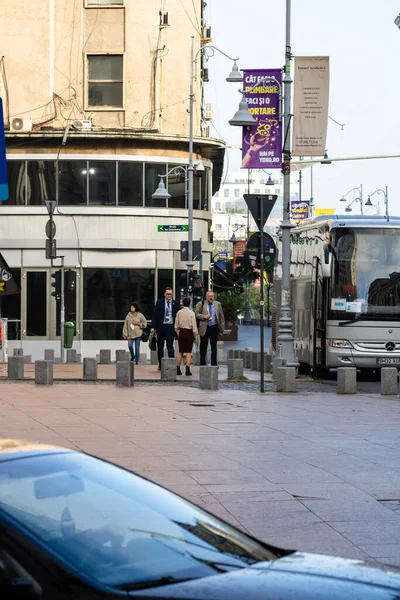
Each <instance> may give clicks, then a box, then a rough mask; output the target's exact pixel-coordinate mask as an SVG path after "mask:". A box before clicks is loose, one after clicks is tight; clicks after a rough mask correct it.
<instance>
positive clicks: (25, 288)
mask: <svg viewBox="0 0 400 600" xmlns="http://www.w3.org/2000/svg"><path fill="white" fill-rule="evenodd" d="M1 4H2V6H1V13H2V16H1V21H2V36H1V39H0V56H1V57H2V58H1V62H0V96H1V97H2V98H3V105H4V120H5V126H6V137H7V160H8V173H9V188H10V196H9V200H8V201H7V202H3V203H1V206H0V234H1V248H0V251H1V253H2V254H3V256H4V258H5V259H6V261H7V262H8V264H9V266H10V268H11V269H12V271H13V275H14V276H15V277H16V278H17V279H19V281H20V285H21V295H20V296H18V297H17V296H9V297H4V298H3V304H2V307H1V314H2V316H3V317H8V318H9V338H10V340H11V341H10V343H9V348H10V350H12V347H13V346H14V347H15V346H19V345H20V344H21V343H22V346H23V347H24V350H26V351H27V352H28V353H29V354H32V355H33V357H34V358H39V357H42V356H43V348H44V347H47V348H51V347H54V348H55V349H56V350H58V348H59V343H58V341H57V340H58V336H59V333H60V331H59V313H60V303H59V301H58V300H56V299H55V298H54V297H53V296H52V295H51V291H52V286H51V283H52V281H53V279H52V277H51V274H52V272H54V270H55V269H57V267H58V266H59V265H60V264H61V261H60V260H55V261H54V264H53V268H51V265H50V260H47V259H46V257H45V251H44V248H45V239H46V236H45V224H46V221H47V219H48V215H47V211H46V208H45V205H44V201H45V200H46V199H54V200H57V202H58V208H57V210H56V212H55V215H54V220H55V223H56V227H57V233H56V242H57V252H58V255H59V256H61V255H62V256H64V262H65V267H66V268H67V269H71V270H73V271H75V272H76V284H74V277H73V276H71V282H72V283H71V284H70V285H68V286H67V289H66V320H72V321H74V322H75V324H76V338H75V339H76V342H75V347H76V348H77V349H78V350H79V351H80V352H81V353H82V354H83V355H91V356H93V354H94V351H95V350H97V349H98V348H99V347H104V342H106V343H107V346H106V347H111V348H117V347H123V342H122V341H121V328H122V321H123V319H124V317H125V315H126V312H127V310H128V305H129V302H130V301H132V300H135V301H138V302H139V303H140V304H141V306H142V311H143V312H144V314H145V315H146V317H150V316H151V310H152V305H153V302H154V300H155V299H156V298H157V297H158V296H160V295H161V293H162V290H163V288H164V287H165V285H173V286H174V287H177V282H178V281H179V276H180V274H181V273H182V272H184V270H185V269H186V266H185V263H183V262H181V260H180V242H181V241H182V240H185V239H187V233H179V232H169V233H165V232H159V231H158V226H159V225H185V224H187V222H188V211H187V194H186V187H187V186H186V184H185V176H177V175H174V174H172V175H170V176H168V177H167V178H166V182H167V185H168V191H169V193H170V194H171V198H170V199H169V200H165V201H159V200H154V199H153V198H152V194H153V192H154V191H155V189H156V188H157V185H158V182H159V175H162V174H163V175H165V174H166V173H167V172H168V171H169V170H170V169H171V168H172V167H173V166H175V165H181V166H183V167H184V168H186V167H187V165H188V145H189V138H188V136H189V112H188V109H189V86H190V67H191V60H190V47H191V37H192V36H194V47H195V52H196V55H197V60H196V63H195V65H194V67H195V75H196V78H195V80H194V93H195V103H194V112H193V115H194V136H195V137H194V152H195V154H194V156H195V161H202V163H203V165H204V167H205V174H204V176H203V177H202V178H197V177H195V182H194V239H195V240H198V239H201V242H202V248H203V256H202V264H201V265H200V264H199V263H197V264H196V268H197V269H199V268H202V270H203V272H204V280H205V285H207V283H208V269H209V264H210V253H211V250H212V244H211V243H210V228H211V212H210V211H211V206H210V199H211V196H212V194H213V193H214V192H215V191H216V190H217V189H218V187H219V183H220V177H221V171H222V165H223V156H224V144H223V142H221V141H220V140H215V139H212V138H210V137H209V136H208V127H207V123H206V121H205V110H204V102H203V73H204V71H203V66H204V65H203V64H202V62H203V58H202V57H203V53H202V52H201V48H202V47H204V45H206V44H207V42H208V41H209V29H208V26H209V23H205V22H204V19H203V1H202V0H149V1H148V2H140V1H139V0H29V2H27V1H26V0H3V1H2V3H1Z"/></svg>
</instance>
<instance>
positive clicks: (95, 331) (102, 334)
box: [83, 321, 124, 340]
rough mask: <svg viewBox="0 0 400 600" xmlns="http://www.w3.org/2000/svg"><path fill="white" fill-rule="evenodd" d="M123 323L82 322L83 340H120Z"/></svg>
mask: <svg viewBox="0 0 400 600" xmlns="http://www.w3.org/2000/svg"><path fill="white" fill-rule="evenodd" d="M123 326H124V322H123V321H116V322H113V323H102V322H101V321H84V323H83V339H84V340H121V339H122V329H123Z"/></svg>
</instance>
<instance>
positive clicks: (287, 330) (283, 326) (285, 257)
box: [277, 0, 298, 367]
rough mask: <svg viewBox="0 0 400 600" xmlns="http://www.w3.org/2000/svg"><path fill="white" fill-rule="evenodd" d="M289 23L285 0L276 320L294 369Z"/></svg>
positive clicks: (288, 4)
mask: <svg viewBox="0 0 400 600" xmlns="http://www.w3.org/2000/svg"><path fill="white" fill-rule="evenodd" d="M290 20H291V0H286V53H285V68H284V71H285V77H284V80H283V83H284V115H283V135H284V145H283V161H284V163H285V167H286V168H285V169H284V172H283V221H282V224H281V229H282V289H281V309H280V318H279V323H278V327H279V333H278V337H277V343H278V345H280V347H281V348H282V358H285V359H286V364H287V366H288V367H297V366H298V362H297V358H296V354H295V351H294V339H293V322H292V309H291V293H290V230H291V229H292V227H293V225H291V223H290V160H291V135H290V119H291V84H292V80H291V77H290V61H291V58H292V51H291V47H290Z"/></svg>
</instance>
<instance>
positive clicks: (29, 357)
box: [24, 354, 32, 365]
mask: <svg viewBox="0 0 400 600" xmlns="http://www.w3.org/2000/svg"><path fill="white" fill-rule="evenodd" d="M31 362H32V354H24V363H25V364H26V365H29V364H30V363H31Z"/></svg>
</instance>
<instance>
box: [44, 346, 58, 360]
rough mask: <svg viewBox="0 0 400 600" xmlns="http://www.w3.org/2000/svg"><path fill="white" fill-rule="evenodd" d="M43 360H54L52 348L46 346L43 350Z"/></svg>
mask: <svg viewBox="0 0 400 600" xmlns="http://www.w3.org/2000/svg"><path fill="white" fill-rule="evenodd" d="M44 360H51V361H52V362H55V360H56V359H55V355H54V350H51V349H49V348H46V350H45V351H44Z"/></svg>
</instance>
